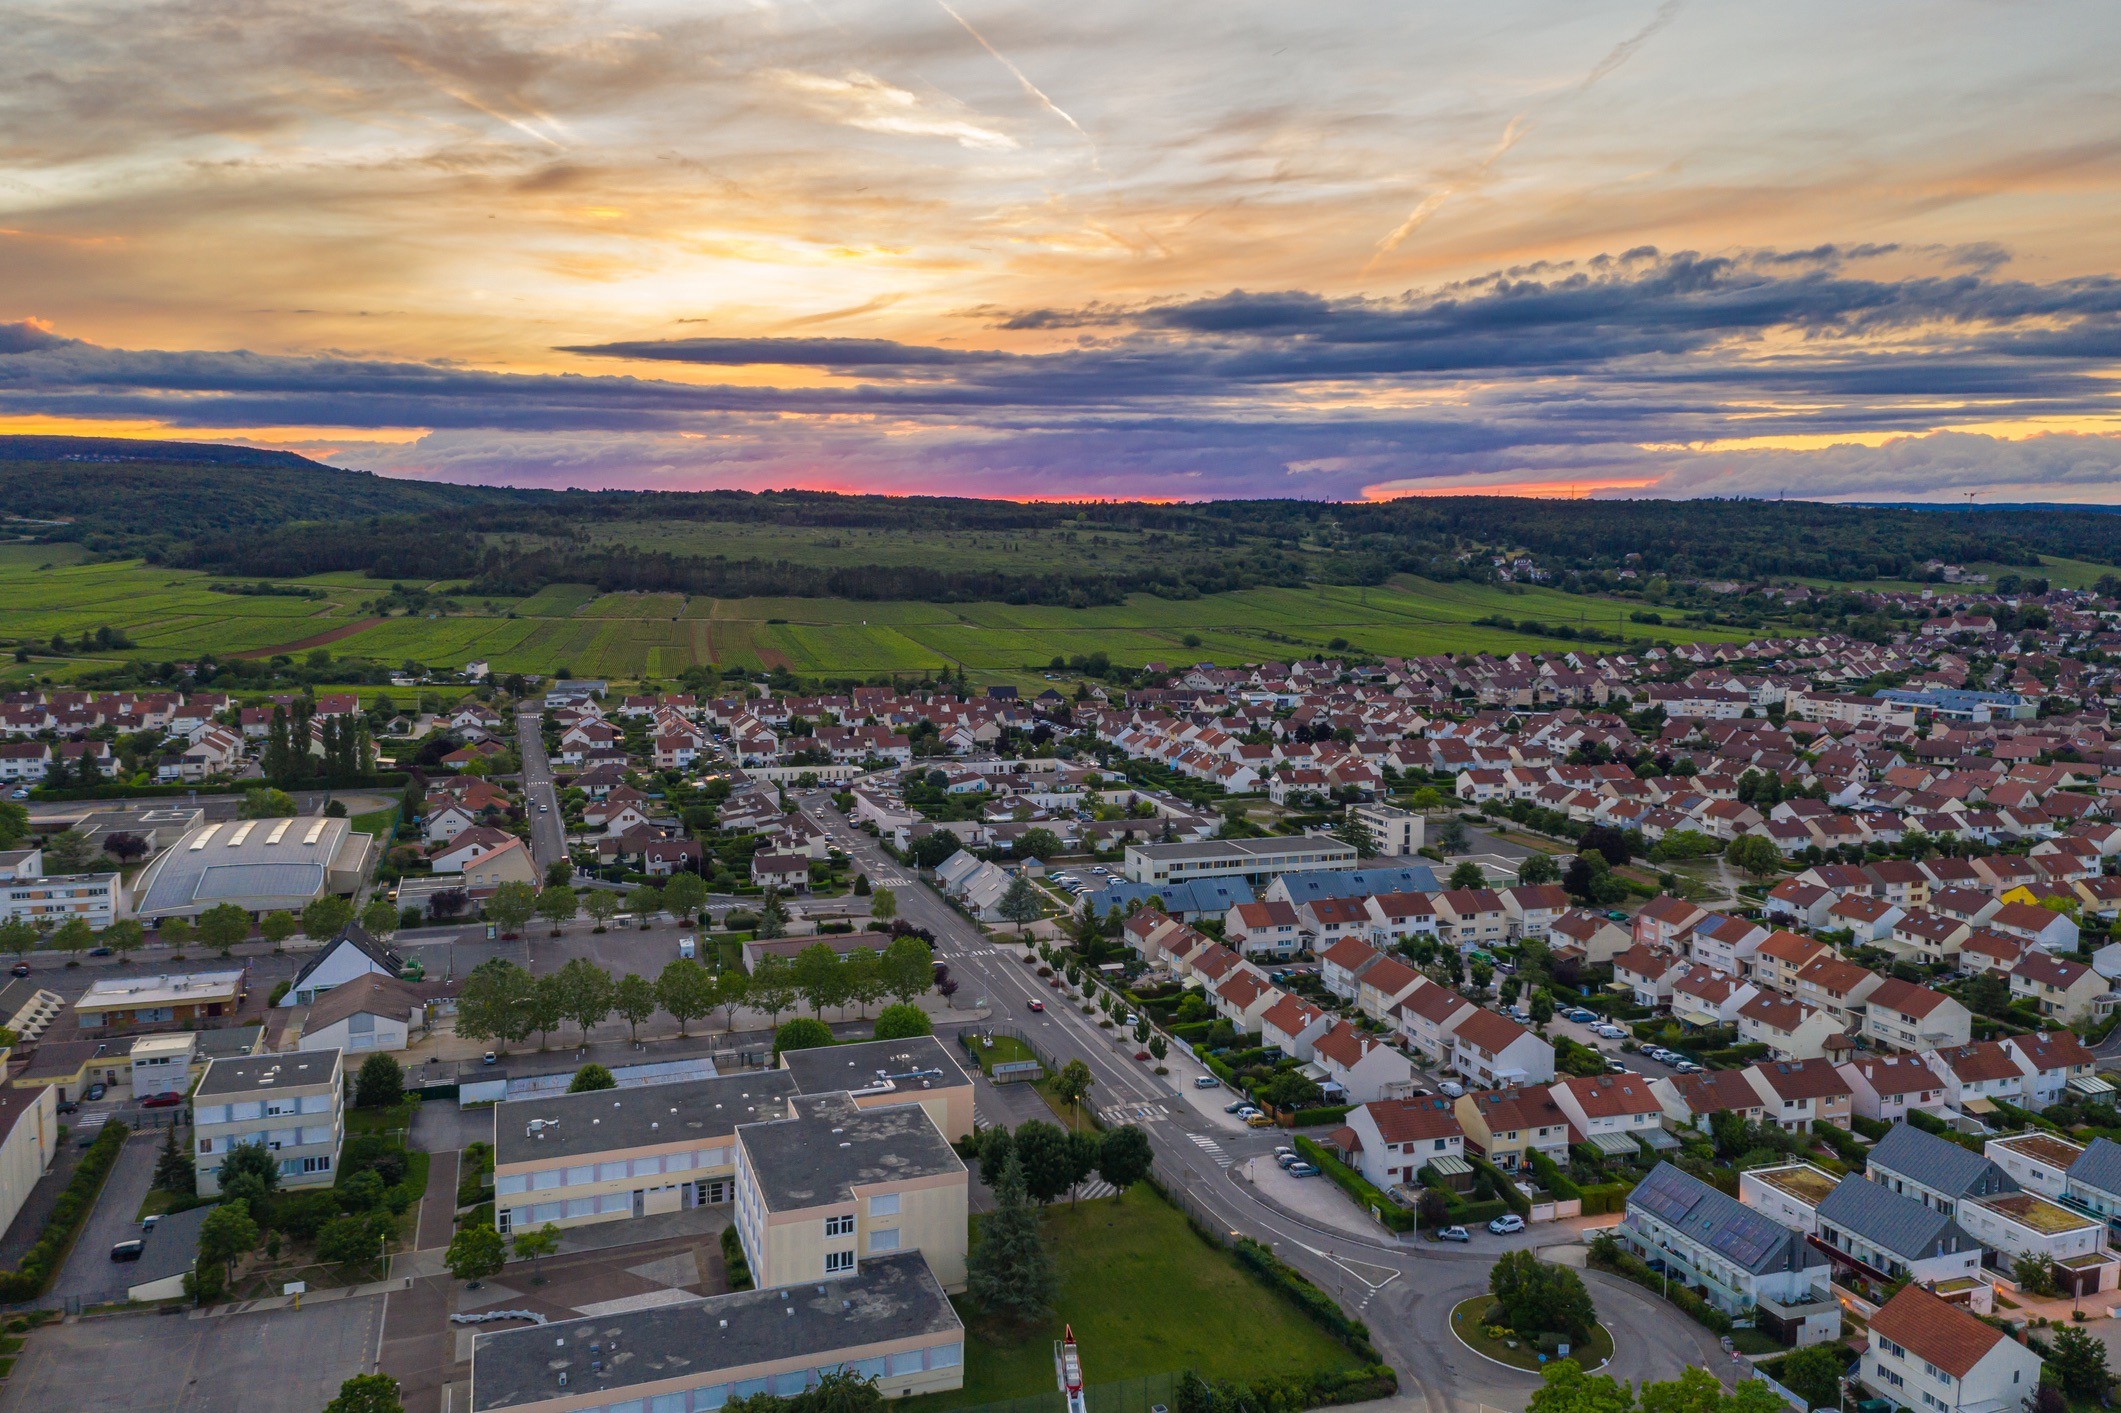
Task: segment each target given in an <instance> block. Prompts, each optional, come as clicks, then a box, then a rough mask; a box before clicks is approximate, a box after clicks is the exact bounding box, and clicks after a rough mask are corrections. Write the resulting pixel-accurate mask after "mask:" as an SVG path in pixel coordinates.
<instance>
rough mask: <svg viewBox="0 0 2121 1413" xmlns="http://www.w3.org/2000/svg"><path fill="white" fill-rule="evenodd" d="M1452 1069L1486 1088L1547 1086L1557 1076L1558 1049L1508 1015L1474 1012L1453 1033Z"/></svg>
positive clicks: (1459, 1020)
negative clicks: (1556, 1050)
mask: <svg viewBox="0 0 2121 1413" xmlns="http://www.w3.org/2000/svg"><path fill="white" fill-rule="evenodd" d="M1451 1037H1452V1047H1451V1068H1452V1069H1454V1070H1456V1071H1457V1072H1458V1073H1459V1074H1461V1075H1463V1076H1464V1077H1465V1078H1467V1079H1468V1080H1470V1081H1472V1082H1473V1083H1474V1084H1476V1085H1478V1086H1480V1087H1481V1088H1483V1089H1513V1088H1517V1087H1519V1086H1521V1085H1526V1084H1544V1083H1546V1082H1547V1081H1548V1080H1551V1079H1552V1078H1553V1077H1554V1047H1553V1046H1552V1045H1551V1044H1549V1043H1548V1042H1546V1041H1545V1040H1542V1039H1541V1038H1540V1037H1539V1036H1537V1035H1535V1034H1533V1033H1532V1031H1530V1030H1529V1029H1527V1028H1526V1027H1524V1026H1521V1025H1519V1024H1518V1023H1517V1022H1516V1021H1513V1020H1511V1019H1510V1018H1509V1017H1508V1016H1505V1015H1501V1014H1499V1013H1497V1012H1495V1011H1490V1010H1485V1009H1481V1010H1474V1011H1471V1012H1469V1013H1468V1014H1466V1015H1464V1016H1461V1017H1460V1018H1459V1019H1458V1021H1457V1023H1456V1024H1455V1025H1454V1026H1453V1027H1452V1030H1451Z"/></svg>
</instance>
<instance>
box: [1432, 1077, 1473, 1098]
mask: <svg viewBox="0 0 2121 1413" xmlns="http://www.w3.org/2000/svg"><path fill="white" fill-rule="evenodd" d="M1436 1092H1437V1093H1439V1094H1441V1095H1443V1097H1444V1098H1446V1099H1463V1098H1465V1095H1466V1087H1465V1086H1464V1085H1462V1084H1460V1083H1459V1082H1458V1081H1457V1080H1455V1079H1447V1080H1445V1081H1444V1082H1443V1083H1441V1084H1439V1085H1437V1086H1436Z"/></svg>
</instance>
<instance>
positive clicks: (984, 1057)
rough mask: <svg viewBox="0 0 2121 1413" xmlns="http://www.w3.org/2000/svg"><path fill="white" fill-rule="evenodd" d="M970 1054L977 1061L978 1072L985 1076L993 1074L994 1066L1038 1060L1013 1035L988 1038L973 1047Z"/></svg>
mask: <svg viewBox="0 0 2121 1413" xmlns="http://www.w3.org/2000/svg"><path fill="white" fill-rule="evenodd" d="M971 1053H972V1057H973V1058H974V1059H975V1060H977V1061H979V1067H980V1070H981V1071H982V1072H983V1073H985V1074H993V1073H994V1067H995V1066H996V1065H1006V1064H1012V1063H1014V1062H1016V1061H1018V1060H1034V1061H1035V1060H1037V1059H1038V1056H1036V1055H1034V1054H1032V1053H1031V1047H1030V1046H1029V1045H1026V1044H1025V1043H1024V1042H1023V1041H1021V1040H1018V1039H1017V1038H1016V1037H1015V1036H1013V1035H996V1036H991V1037H988V1038H987V1039H986V1040H984V1041H982V1043H980V1044H978V1045H975V1046H974V1047H973V1048H972V1052H971Z"/></svg>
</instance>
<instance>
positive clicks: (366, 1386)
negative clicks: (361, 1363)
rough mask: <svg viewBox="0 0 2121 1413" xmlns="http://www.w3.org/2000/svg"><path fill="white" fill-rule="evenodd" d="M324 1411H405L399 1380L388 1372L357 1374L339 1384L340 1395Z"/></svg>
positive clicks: (363, 1412) (346, 1412)
mask: <svg viewBox="0 0 2121 1413" xmlns="http://www.w3.org/2000/svg"><path fill="white" fill-rule="evenodd" d="M324 1413H405V1403H404V1400H403V1399H401V1398H399V1397H398V1381H397V1380H396V1379H394V1378H392V1377H391V1376H390V1375H388V1374H355V1375H354V1376H353V1377H352V1378H350V1379H347V1380H346V1381H345V1382H343V1383H341V1384H340V1385H339V1395H338V1397H336V1398H334V1399H333V1400H332V1401H331V1402H329V1403H327V1404H325V1405H324Z"/></svg>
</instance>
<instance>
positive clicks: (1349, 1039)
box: [1305, 1021, 1414, 1104]
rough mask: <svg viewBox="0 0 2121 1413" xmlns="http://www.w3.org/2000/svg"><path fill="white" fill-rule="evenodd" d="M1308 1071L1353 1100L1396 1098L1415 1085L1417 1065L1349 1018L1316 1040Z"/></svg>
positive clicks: (1343, 1096)
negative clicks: (1357, 1026)
mask: <svg viewBox="0 0 2121 1413" xmlns="http://www.w3.org/2000/svg"><path fill="white" fill-rule="evenodd" d="M1305 1073H1307V1074H1311V1075H1312V1077H1313V1078H1315V1079H1317V1080H1318V1082H1319V1083H1320V1084H1321V1085H1324V1086H1328V1087H1331V1088H1334V1089H1337V1090H1338V1091H1339V1093H1340V1097H1341V1098H1342V1100H1343V1102H1346V1103H1350V1104H1368V1103H1371V1102H1373V1101H1375V1100H1378V1099H1397V1098H1400V1097H1402V1096H1404V1095H1405V1094H1406V1092H1407V1091H1408V1090H1410V1089H1412V1088H1413V1087H1414V1066H1413V1065H1412V1064H1411V1063H1410V1062H1409V1061H1408V1060H1407V1057H1406V1056H1405V1055H1402V1054H1401V1053H1400V1052H1399V1051H1398V1050H1396V1049H1394V1048H1393V1047H1392V1046H1390V1045H1387V1044H1386V1043H1385V1042H1384V1041H1382V1040H1380V1039H1378V1038H1377V1037H1376V1036H1374V1035H1365V1034H1363V1033H1362V1032H1361V1031H1359V1030H1357V1029H1356V1028H1355V1027H1354V1026H1352V1025H1350V1024H1348V1023H1347V1022H1346V1021H1341V1022H1339V1023H1337V1024H1336V1025H1334V1027H1333V1028H1332V1029H1331V1030H1328V1031H1327V1032H1326V1033H1325V1034H1324V1035H1321V1036H1319V1037H1318V1039H1317V1040H1316V1041H1314V1042H1313V1044H1312V1049H1311V1065H1310V1067H1309V1068H1307V1069H1306V1071H1305Z"/></svg>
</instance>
